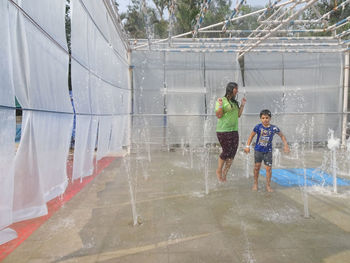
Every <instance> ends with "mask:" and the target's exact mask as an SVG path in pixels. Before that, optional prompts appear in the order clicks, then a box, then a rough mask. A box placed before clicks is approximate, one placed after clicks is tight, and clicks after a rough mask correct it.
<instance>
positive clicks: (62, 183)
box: [14, 111, 73, 221]
mask: <svg viewBox="0 0 350 263" xmlns="http://www.w3.org/2000/svg"><path fill="white" fill-rule="evenodd" d="M72 118H73V115H71V114H61V113H47V112H33V111H24V113H23V120H22V135H21V141H20V144H19V147H18V150H17V154H16V158H15V192H14V200H15V202H14V219H15V221H21V220H26V219H30V218H35V217H38V216H42V215H45V214H46V213H47V208H46V202H47V201H49V200H51V199H53V198H55V197H57V196H59V195H61V194H63V193H64V191H65V188H66V186H67V183H68V177H67V172H66V171H67V157H68V150H69V145H70V138H71V132H72Z"/></svg>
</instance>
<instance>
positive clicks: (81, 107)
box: [71, 60, 92, 114]
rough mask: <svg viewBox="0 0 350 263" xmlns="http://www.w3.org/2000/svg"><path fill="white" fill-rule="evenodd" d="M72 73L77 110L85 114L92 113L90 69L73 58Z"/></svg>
mask: <svg viewBox="0 0 350 263" xmlns="http://www.w3.org/2000/svg"><path fill="white" fill-rule="evenodd" d="M71 74H72V87H73V100H74V107H75V112H78V113H84V114H89V113H92V109H91V95H90V88H89V79H90V78H89V71H88V70H86V69H85V68H84V67H82V66H81V65H80V64H79V63H77V62H75V60H72V73H71Z"/></svg>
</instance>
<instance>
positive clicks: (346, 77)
mask: <svg viewBox="0 0 350 263" xmlns="http://www.w3.org/2000/svg"><path fill="white" fill-rule="evenodd" d="M348 92H349V51H346V52H345V67H344V88H343V126H342V136H341V146H342V148H344V147H345V144H346V126H347V112H348Z"/></svg>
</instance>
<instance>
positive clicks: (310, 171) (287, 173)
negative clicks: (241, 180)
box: [260, 168, 350, 187]
mask: <svg viewBox="0 0 350 263" xmlns="http://www.w3.org/2000/svg"><path fill="white" fill-rule="evenodd" d="M304 173H305V174H306V185H307V186H313V185H320V186H333V175H329V174H327V173H323V172H322V171H319V170H317V169H314V168H307V169H305V170H304V169H302V168H291V169H272V181H273V182H275V183H277V184H279V185H282V186H285V187H293V186H303V185H304ZM260 174H261V175H263V176H266V170H265V169H261V170H260ZM337 185H339V186H347V185H350V180H347V179H342V178H337Z"/></svg>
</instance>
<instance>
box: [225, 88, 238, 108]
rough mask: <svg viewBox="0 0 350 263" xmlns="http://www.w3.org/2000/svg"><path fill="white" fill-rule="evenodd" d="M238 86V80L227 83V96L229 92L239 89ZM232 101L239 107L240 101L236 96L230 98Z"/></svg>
mask: <svg viewBox="0 0 350 263" xmlns="http://www.w3.org/2000/svg"><path fill="white" fill-rule="evenodd" d="M237 88H238V84H237V83H236V82H229V83H227V85H226V93H225V97H226V98H227V96H228V95H229V94H231V93H232V92H233V90H234V89H237ZM230 101H231V102H232V103H234V104H236V105H237V107H238V108H239V103H238V101H237V100H236V98H231V100H230Z"/></svg>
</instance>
